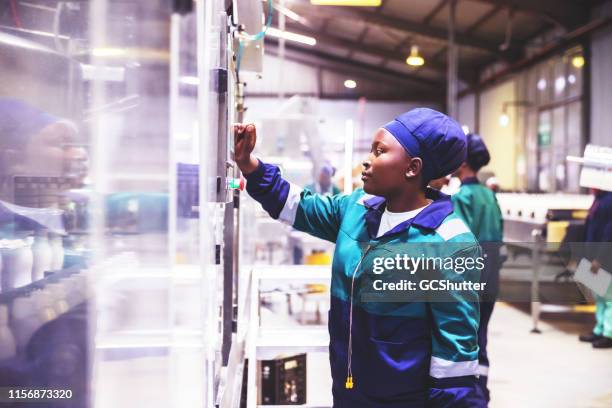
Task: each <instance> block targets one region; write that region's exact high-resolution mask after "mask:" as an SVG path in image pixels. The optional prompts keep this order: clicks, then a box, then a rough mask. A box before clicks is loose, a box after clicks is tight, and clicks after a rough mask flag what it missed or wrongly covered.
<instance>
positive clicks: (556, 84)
mask: <svg viewBox="0 0 612 408" xmlns="http://www.w3.org/2000/svg"><path fill="white" fill-rule="evenodd" d="M583 67H584V59H583V55H582V49H581V48H573V49H570V50H567V51H566V52H565V53H564V54H562V55H560V56H556V57H553V58H551V59H549V60H547V61H544V62H543V63H541V64H540V65H538V66H536V67H534V68H532V69H530V70H529V71H528V72H525V73H524V74H523V81H522V83H523V84H525V89H523V90H522V91H523V97H524V98H525V101H526V102H528V104H529V109H528V111H527V114H526V117H525V120H526V124H525V129H526V132H527V134H526V138H527V144H526V146H527V149H526V152H525V154H526V156H527V160H528V162H529V164H530V166H529V167H530V168H535V169H537V173H536V175H534V176H532V177H529V176H528V178H527V187H528V189H529V190H530V191H540V192H558V191H564V192H579V190H580V187H579V184H578V179H579V170H580V169H579V167H577V166H575V165H572V164H569V163H567V161H566V157H567V156H568V155H581V154H582V150H583V149H584V134H583V130H582V129H583V125H582V123H583V118H582V95H583V92H582V69H584V68H583Z"/></svg>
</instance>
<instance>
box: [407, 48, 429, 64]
mask: <svg viewBox="0 0 612 408" xmlns="http://www.w3.org/2000/svg"><path fill="white" fill-rule="evenodd" d="M406 64H408V65H410V66H412V67H420V66H422V65H423V64H425V60H424V59H423V57H421V56H420V55H419V47H417V46H416V45H413V46H412V47H410V55H409V56H408V58H406Z"/></svg>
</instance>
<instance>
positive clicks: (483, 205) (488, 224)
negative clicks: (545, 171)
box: [452, 134, 503, 401]
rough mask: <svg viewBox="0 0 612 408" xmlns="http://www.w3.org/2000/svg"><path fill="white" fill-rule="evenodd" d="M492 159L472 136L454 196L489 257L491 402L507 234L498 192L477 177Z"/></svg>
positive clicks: (483, 310) (483, 354)
mask: <svg viewBox="0 0 612 408" xmlns="http://www.w3.org/2000/svg"><path fill="white" fill-rule="evenodd" d="M490 159H491V157H490V155H489V150H488V149H487V146H486V145H485V144H484V141H483V140H482V138H481V137H480V136H478V135H475V134H468V135H467V159H466V161H465V162H464V163H463V164H462V165H461V167H459V169H458V170H457V171H456V172H455V174H454V176H456V177H458V178H459V179H460V180H461V188H460V189H459V191H458V192H457V193H456V194H454V195H453V196H452V200H453V204H454V206H455V213H457V214H458V215H459V216H460V217H461V218H463V220H464V221H465V223H466V224H467V225H468V227H470V230H471V231H472V232H473V233H474V235H475V236H476V238H477V239H478V242H480V244H481V245H482V247H483V250H484V251H485V253H486V254H487V263H486V268H485V269H484V270H483V271H482V281H483V282H486V283H487V285H486V287H485V288H486V290H485V291H484V292H483V293H481V304H480V327H479V328H478V347H479V353H478V362H479V374H480V377H479V383H480V385H481V387H482V391H483V392H484V394H485V397H486V398H487V401H488V400H489V390H488V388H487V378H488V374H489V373H488V372H489V358H488V356H487V329H488V326H489V319H490V318H491V314H492V313H493V306H494V305H495V299H496V298H497V292H498V288H499V246H500V245H501V242H502V235H503V221H502V217H501V210H500V209H499V205H498V204H497V198H495V193H493V191H492V190H491V189H489V188H488V187H485V186H483V185H482V184H480V183H479V182H478V179H477V178H476V175H477V173H478V171H479V170H480V169H481V168H482V167H483V166H486V165H487V164H488V163H489V161H490Z"/></svg>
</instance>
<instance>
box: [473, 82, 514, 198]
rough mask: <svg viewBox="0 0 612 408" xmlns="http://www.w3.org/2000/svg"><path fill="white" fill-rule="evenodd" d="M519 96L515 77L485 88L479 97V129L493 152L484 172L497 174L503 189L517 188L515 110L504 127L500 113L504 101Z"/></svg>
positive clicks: (511, 110)
mask: <svg viewBox="0 0 612 408" xmlns="http://www.w3.org/2000/svg"><path fill="white" fill-rule="evenodd" d="M515 99H516V91H515V83H514V81H513V80H511V81H507V82H504V83H502V84H500V85H497V86H495V87H493V88H490V89H488V90H486V91H484V92H483V93H482V94H481V96H480V123H479V131H480V134H481V135H482V137H483V138H484V140H485V143H486V144H487V146H488V148H489V151H490V153H491V162H490V164H489V165H488V166H486V167H485V168H483V169H482V171H492V172H494V173H495V175H496V176H497V178H498V180H499V183H500V187H501V188H502V189H515V188H517V183H518V180H517V172H516V159H517V151H516V144H517V140H516V137H517V136H516V133H517V132H516V130H517V126H516V125H517V115H516V110H513V109H510V110H509V111H508V113H509V115H510V124H509V125H508V126H506V127H502V126H501V125H500V124H499V116H500V115H501V113H502V106H503V103H504V102H509V101H514V100H515Z"/></svg>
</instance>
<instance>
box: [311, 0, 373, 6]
mask: <svg viewBox="0 0 612 408" xmlns="http://www.w3.org/2000/svg"><path fill="white" fill-rule="evenodd" d="M381 3H382V0H310V4H312V5H314V6H355V7H379V6H380V4H381Z"/></svg>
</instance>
